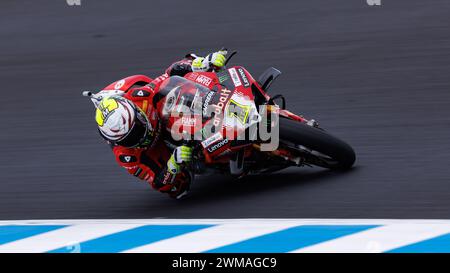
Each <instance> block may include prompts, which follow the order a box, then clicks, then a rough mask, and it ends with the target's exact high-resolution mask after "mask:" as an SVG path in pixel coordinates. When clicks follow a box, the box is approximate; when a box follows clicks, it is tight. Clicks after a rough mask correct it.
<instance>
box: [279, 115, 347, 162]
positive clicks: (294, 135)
mask: <svg viewBox="0 0 450 273" xmlns="http://www.w3.org/2000/svg"><path fill="white" fill-rule="evenodd" d="M279 123H280V142H281V143H280V145H286V146H288V147H289V148H291V149H292V148H293V149H296V150H298V151H300V152H301V153H302V155H303V156H304V157H305V160H306V163H309V164H312V165H316V166H320V167H324V168H328V169H333V170H347V169H350V168H351V167H352V166H353V164H354V163H355V159H356V156H355V152H354V151H353V149H352V147H350V145H348V144H347V143H345V142H344V141H342V140H340V139H338V138H336V137H334V136H332V135H330V134H328V133H327V132H325V131H323V130H321V129H319V128H315V127H312V126H309V125H307V124H305V123H301V122H298V121H294V120H291V119H287V118H282V117H280V119H279ZM305 148H306V149H305Z"/></svg>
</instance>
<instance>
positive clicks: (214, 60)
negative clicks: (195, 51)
mask: <svg viewBox="0 0 450 273" xmlns="http://www.w3.org/2000/svg"><path fill="white" fill-rule="evenodd" d="M225 55H227V51H226V50H220V51H217V52H214V53H211V54H209V55H208V56H206V57H205V58H203V57H197V58H195V59H194V60H193V61H192V65H191V67H192V71H194V72H199V71H208V70H209V69H210V68H221V67H223V66H224V65H225V61H226V58H225Z"/></svg>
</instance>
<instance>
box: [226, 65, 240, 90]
mask: <svg viewBox="0 0 450 273" xmlns="http://www.w3.org/2000/svg"><path fill="white" fill-rule="evenodd" d="M228 72H230V76H231V80H232V81H233V83H234V86H236V87H238V86H241V85H242V82H241V80H240V79H239V76H238V74H237V72H236V69H235V68H234V67H233V68H230V69H228Z"/></svg>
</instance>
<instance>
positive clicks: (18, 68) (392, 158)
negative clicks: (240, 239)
mask: <svg viewBox="0 0 450 273" xmlns="http://www.w3.org/2000/svg"><path fill="white" fill-rule="evenodd" d="M449 14H450V1H448V0H437V1H423V0H408V1H398V0H396V1H387V0H382V5H381V6H375V7H371V6H368V5H367V4H366V1H365V0H346V1H331V0H330V1H323V0H321V1H317V0H304V1H298V0H297V1H265V0H258V1H220V2H219V1H197V0H196V1H144V0H142V1H136V0H128V1H125V0H124V1H119V0H114V1H112V0H108V1H99V0H82V5H81V6H73V7H71V6H68V5H67V4H66V1H65V0H58V1H55V0H41V1H31V0H30V1H22V0H19V1H16V0H14V1H13V0H3V1H1V2H0V83H1V89H2V90H1V96H0V117H1V130H0V182H1V183H0V219H49V218H155V217H167V218H241V217H246V218H247V217H250V218H253V217H256V218H264V217H271V218H273V217H275V218H446V219H448V218H450V191H449V189H450V179H449V177H450V166H449V163H450V137H449V133H450V130H449V128H450V31H449V28H450V16H449ZM223 45H226V46H227V47H228V48H232V49H237V50H239V54H238V55H237V56H236V57H235V59H234V61H233V63H234V64H241V65H244V66H245V67H247V68H248V69H249V70H250V71H251V72H252V73H253V74H254V75H255V76H257V75H259V74H260V73H261V72H263V71H264V69H265V68H267V67H269V66H274V67H277V68H279V69H280V70H281V71H282V72H283V75H282V76H281V77H280V78H279V80H278V81H277V82H276V83H275V84H274V86H273V89H272V92H273V93H274V94H275V93H282V94H284V95H285V96H286V98H287V103H288V108H289V109H290V110H292V111H293V112H297V113H302V114H304V115H305V116H306V117H308V118H315V119H316V120H318V121H319V122H320V124H321V125H322V126H323V127H325V128H327V129H328V130H329V131H331V132H332V133H334V134H335V135H336V136H338V137H340V138H342V139H344V140H346V141H347V142H349V143H350V144H351V145H352V146H353V147H354V148H355V150H356V153H357V163H356V166H355V168H354V169H353V170H352V171H350V172H346V173H333V172H330V171H326V170H321V169H319V168H315V169H308V168H304V169H300V168H291V169H288V170H286V171H283V172H281V173H278V174H273V175H266V176H262V177H250V178H247V179H245V180H244V181H242V182H240V183H236V182H233V181H229V179H227V178H225V177H214V178H209V179H206V178H205V179H200V180H198V181H196V184H195V185H194V186H193V190H192V192H191V196H190V198H188V199H185V200H183V201H175V200H171V199H169V198H167V197H166V196H164V195H162V194H160V193H157V192H155V191H153V190H151V189H150V188H149V187H148V185H147V184H145V183H142V182H140V181H138V180H136V179H135V178H134V177H131V176H129V175H128V174H127V173H126V172H125V171H124V170H123V169H121V168H120V167H119V166H118V165H117V164H116V163H115V161H114V158H113V155H112V153H111V152H110V150H109V148H108V147H107V146H106V145H104V144H103V143H102V141H101V139H100V137H99V136H98V134H97V132H96V128H95V121H94V119H93V114H94V111H93V106H92V104H91V103H90V101H89V100H87V99H86V98H83V97H81V96H80V93H81V91H82V90H99V89H101V88H103V87H104V86H106V85H107V84H109V83H110V82H112V81H114V80H117V79H120V78H122V77H125V76H128V75H132V74H147V75H150V76H155V75H159V74H161V73H162V71H163V70H164V69H165V67H166V66H167V65H168V64H169V63H171V62H172V61H176V60H177V59H178V58H179V57H181V56H183V55H184V54H185V53H187V52H191V51H195V52H197V53H199V54H205V53H208V51H210V50H214V49H218V48H220V47H221V46H223Z"/></svg>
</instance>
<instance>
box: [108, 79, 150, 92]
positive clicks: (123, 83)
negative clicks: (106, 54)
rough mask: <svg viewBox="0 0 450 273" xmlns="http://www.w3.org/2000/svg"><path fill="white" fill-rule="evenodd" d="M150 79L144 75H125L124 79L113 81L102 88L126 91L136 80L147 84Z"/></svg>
mask: <svg viewBox="0 0 450 273" xmlns="http://www.w3.org/2000/svg"><path fill="white" fill-rule="evenodd" d="M151 81H152V79H151V78H149V77H147V76H145V75H134V76H130V77H126V78H124V79H121V80H118V81H116V82H113V83H111V84H110V85H108V86H106V87H105V88H104V90H122V91H124V92H126V91H128V89H130V87H132V86H133V85H135V84H136V83H138V82H144V83H145V84H148V83H150V82H151Z"/></svg>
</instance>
